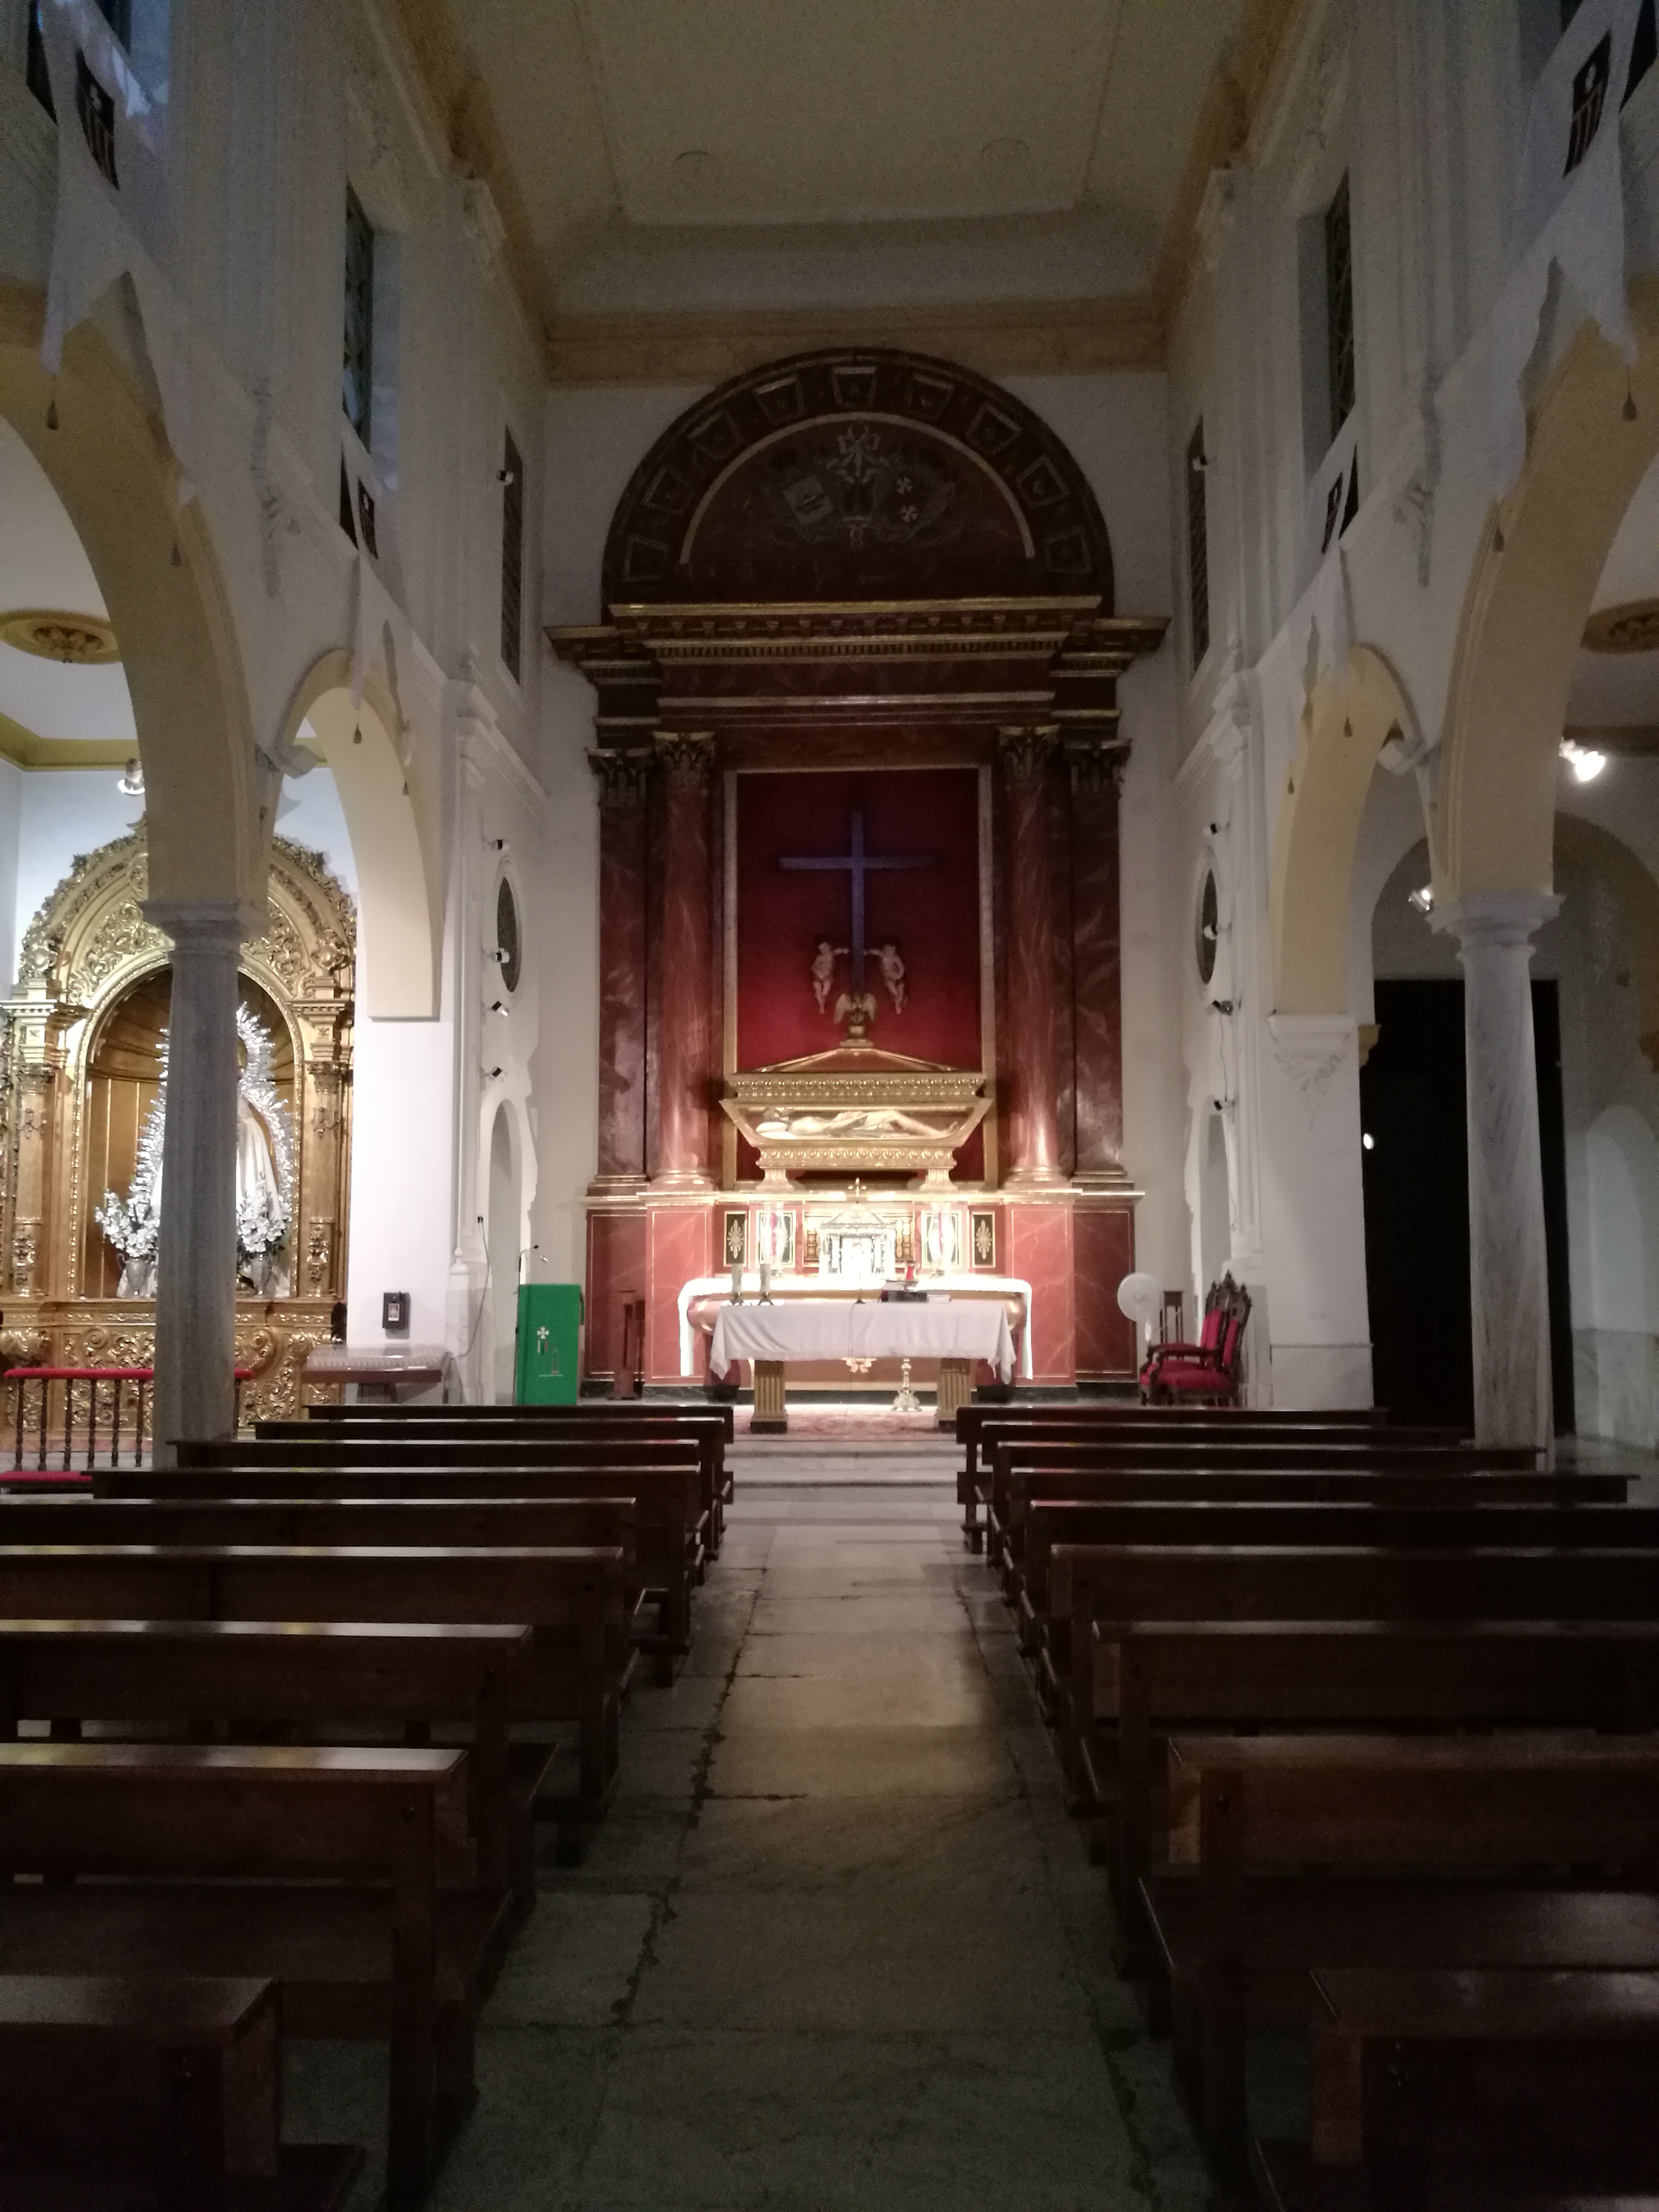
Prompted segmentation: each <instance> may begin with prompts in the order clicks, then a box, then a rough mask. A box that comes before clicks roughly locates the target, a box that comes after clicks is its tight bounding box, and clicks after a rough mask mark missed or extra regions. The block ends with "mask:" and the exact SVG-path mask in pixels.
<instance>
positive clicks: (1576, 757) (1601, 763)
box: [1561, 738, 1607, 783]
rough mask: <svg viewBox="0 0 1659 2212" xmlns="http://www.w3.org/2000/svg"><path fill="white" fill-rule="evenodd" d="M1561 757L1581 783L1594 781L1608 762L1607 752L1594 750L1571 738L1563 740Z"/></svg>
mask: <svg viewBox="0 0 1659 2212" xmlns="http://www.w3.org/2000/svg"><path fill="white" fill-rule="evenodd" d="M1561 757H1562V759H1563V760H1564V761H1565V762H1566V763H1567V765H1568V767H1569V768H1571V770H1572V772H1573V774H1574V775H1576V776H1577V779H1578V781H1579V782H1580V783H1594V782H1595V779H1596V777H1597V776H1598V775H1601V771H1602V769H1604V768H1605V767H1606V766H1607V755H1606V754H1605V753H1597V752H1592V751H1590V750H1589V747H1588V746H1585V745H1580V744H1574V743H1573V741H1572V739H1571V738H1562V740H1561Z"/></svg>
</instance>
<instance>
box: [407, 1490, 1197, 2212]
mask: <svg viewBox="0 0 1659 2212" xmlns="http://www.w3.org/2000/svg"><path fill="white" fill-rule="evenodd" d="M907 1463H908V1465H907ZM765 1465H766V1462H759V1463H758V1464H757V1460H755V1459H750V1456H749V1455H748V1454H747V1453H742V1454H740V1455H739V1457H738V1468H737V1472H738V1497H737V1504H736V1507H735V1510H733V1512H732V1516H731V1519H730V1521H729V1522H728V1534H727V1540H726V1553H725V1556H724V1558H723V1559H721V1560H720V1564H719V1565H718V1566H716V1567H715V1568H714V1569H713V1570H711V1571H710V1575H709V1578H708V1585H707V1587H706V1588H705V1589H702V1591H701V1592H700V1593H699V1595H698V1605H697V1621H696V1650H695V1652H694V1655H693V1657H692V1660H691V1664H690V1670H689V1672H688V1673H687V1674H685V1675H684V1676H683V1677H682V1678H681V1680H679V1681H678V1683H677V1684H676V1686H675V1687H674V1688H673V1689H672V1690H671V1691H667V1692H664V1691H659V1690H654V1689H653V1688H652V1687H650V1686H649V1685H648V1684H641V1686H640V1687H639V1688H637V1689H636V1690H635V1692H634V1693H633V1694H632V1696H631V1697H630V1698H629V1707H628V1711H627V1714H626V1717H625V1720H624V1743H623V1786H622V1795H621V1796H620V1798H619V1801H618V1802H617V1803H616V1805H615V1806H614V1807H613V1808H612V1809H611V1813H610V1814H609V1816H608V1817H607V1819H606V1820H605V1823H604V1826H603V1827H602V1829H601V1831H600V1832H599V1837H598V1838H597V1840H596V1842H595V1844H594V1846H593V1849H592V1854H591V1857H590V1858H589V1861H588V1863H587V1864H586V1866H584V1867H583V1868H581V1869H578V1870H577V1871H575V1872H574V1873H570V1872H566V1871H564V1870H562V1869H555V1868H553V1867H551V1866H549V1867H547V1868H546V1869H544V1874H543V1878H542V1879H543V1893H542V1896H541V1899H540V1903H539V1905H538V1910H537V1911H536V1912H535V1913H534V1915H533V1916H532V1919H531V1921H530V1923H528V1924H527V1925H526V1927H525V1928H524V1929H522V1931H521V1932H520V1936H519V1937H518V1940H517V1942H516V1943H515V1945H514V1947H513V1952H512V1954H511V1956H510V1958H509V1960H508V1962H507V1968H506V1971H505V1972H504V1974H503V1976H502V1978H501V1982H500V1984H499V1985H498V1987H497V1990H496V1992H495V1996H494V1997H493V1998H492V2000H491V2002H490V2004H489V2008H488V2009H487V2011H486V2013H485V2015H484V2016H483V2023H482V2025H481V2028H480V2033H479V2047H478V2080H479V2085H480V2099H479V2104H478V2108H477V2112H475V2114H474V2116H473V2118H472V2120H471V2124H470V2126H469V2127H468V2128H467V2130H466V2131H465V2135H464V2136H463V2137H462V2139H461V2141H460V2142H458V2143H457V2145H456V2146H455V2148H454V2150H453V2153H452V2154H451V2156H450V2160H449V2162H448V2165H447V2170H446V2172H445V2173H444V2174H443V2176H442V2177H441V2180H440V2183H439V2185H438V2188H437V2190H436V2191H435V2196H434V2198H433V2204H434V2208H435V2212H477V2208H479V2207H482V2206H485V2205H488V2206H489V2207H490V2208H491V2212H517V2208H520V2207H530V2206H535V2207H537V2208H538V2212H549V2208H554V2207H558V2208H565V2207H569V2208H581V2212H601V2208H611V2207H623V2206H628V2207H637V2208H641V2212H643V2209H644V2208H649V2212H681V2208H694V2207H695V2208H702V2207H708V2208H711V2212H712V2208H719V2212H744V2208H751V2207H752V2208H756V2212H760V2208H765V2212H831V2208H837V2212H838V2209H839V2208H843V2207H844V2208H846V2212H885V2208H890V2207H891V2208H898V2207H901V2206H902V2207H926V2208H929V2212H953V2209H954V2208H957V2207H960V2208H963V2212H968V2208H970V2207H971V2208H974V2212H986V2208H1000V2207H1003V2206H1007V2207H1011V2208H1012V2207H1015V2206H1018V2207H1019V2208H1021V2212H1050V2208H1052V2212H1062V2208H1063V2212H1085V2208H1088V2212H1092V2209H1093V2208H1095V2207H1114V2206H1118V2205H1126V2206H1127V2205H1130V2204H1135V2205H1139V2206H1152V2207H1168V2208H1170V2212H1186V2208H1188V2207H1189V2206H1190V2207H1194V2208H1195V2207H1196V2206H1198V2205H1199V2204H1200V2203H1202V2202H1203V2201H1204V2197H1205V2194H1206V2192H1205V2190H1204V2187H1203V2185H1202V2182H1201V2179H1200V2172H1199V2168H1198V2165H1197V2162H1196V2160H1195V2157H1194V2153H1193V2151H1192V2148H1191V2144H1190V2138H1189V2136H1188V2131H1187V2129H1186V2126H1185V2124H1184V2122H1183V2121H1182V2118H1181V2117H1180V2115H1179V2113H1178V2112H1177V2110H1176V2107H1175V2106H1174V2103H1173V2100H1172V2098H1171V2096H1170V2089H1169V2087H1168V2081H1169V2065H1168V2058H1167V2051H1166V2050H1160V2049H1158V2048H1157V2047H1155V2046H1153V2045H1152V2044H1151V2043H1150V2042H1149V2041H1148V2040H1147V2039H1146V2035H1145V2033H1144V2031H1143V2029H1142V2027H1141V2026H1140V2023H1139V2017H1138V2015H1137V2013H1136V2011H1135V2008H1134V2006H1133V2002H1132V2001H1131V1999H1130V1997H1129V1996H1128V1994H1127V1991H1125V1990H1123V1989H1122V1988H1121V1986H1120V1985H1119V1984H1117V1983H1116V1981H1115V1979H1114V1978H1113V1977H1112V1975H1111V1972H1110V1968H1109V1965H1108V1963H1107V1961H1106V1955H1105V1945H1104V1919H1103V1898H1102V1882H1103V1877H1102V1875H1100V1874H1099V1872H1098V1871H1097V1869H1091V1867H1090V1866H1089V1865H1088V1864H1087V1863H1086V1858H1085V1853H1084V1850H1083V1849H1082V1845H1081V1842H1080V1839H1079V1835H1078V1833H1077V1832H1076V1830H1075V1828H1074V1826H1073V1823H1072V1822H1071V1820H1069V1819H1068V1818H1067V1816H1066V1812H1065V1810H1064V1808H1063V1805H1062V1802H1061V1799H1060V1787H1059V1782H1058V1777H1057V1772H1056V1769H1055V1766H1054V1759H1053V1757H1052V1754H1051V1753H1050V1750H1049V1747H1048V1742H1047V1741H1046V1738H1045V1734H1044V1731H1043V1729H1042V1726H1041V1723H1040V1722H1039V1720H1038V1718H1037V1716H1036V1708H1035V1706H1034V1705H1033V1702H1032V1699H1031V1694H1030V1687H1029V1685H1028V1683H1027V1681H1026V1679H1025V1676H1024V1672H1023V1670H1022V1668H1021V1666H1020V1662H1019V1660H1018V1655H1017V1653H1016V1651H1015V1649H1014V1644H1013V1639H1012V1636H1011V1634H1010V1632H1009V1629H1008V1626H1007V1622H1006V1615H1005V1613H1004V1610H1003V1607H1002V1606H1001V1603H1000V1600H999V1599H998V1597H997V1596H996V1594H995V1592H994V1589H993V1588H992V1586H991V1583H990V1580H989V1577H988V1576H987V1572H986V1570H985V1567H984V1565H983V1564H982V1562H979V1561H975V1560H970V1559H969V1558H968V1556H967V1555H966V1553H964V1552H963V1548H962V1544H961V1538H960V1534H959V1529H958V1525H957V1524H958V1521H959V1510H958V1509H957V1505H956V1504H955V1499H954V1492H953V1490H952V1489H951V1487H949V1486H945V1484H943V1483H941V1482H939V1480H937V1477H938V1475H939V1473H940V1472H941V1471H942V1466H941V1460H940V1457H939V1455H938V1454H937V1453H936V1452H927V1451H923V1452H922V1453H921V1454H919V1455H917V1457H916V1458H914V1459H913V1458H912V1456H911V1453H910V1451H908V1450H904V1449H901V1451H900V1452H898V1453H896V1454H894V1455H890V1456H888V1457H885V1458H884V1459H883V1460H881V1461H880V1462H876V1463H874V1464H872V1463H871V1462H869V1461H867V1460H865V1459H863V1458H862V1457H861V1458H860V1463H859V1465H858V1467H857V1469H856V1473H857V1474H859V1475H860V1476H861V1477H863V1478H864V1480H863V1482H862V1483H861V1484H860V1486H844V1487H843V1486H835V1487H829V1486H824V1487H807V1486H805V1485H804V1484H803V1483H802V1482H801V1480H799V1478H800V1476H801V1475H802V1474H804V1473H805V1472H808V1471H809V1470H810V1462H807V1463H806V1464H805V1465H803V1462H802V1461H801V1460H800V1459H799V1458H796V1457H795V1456H794V1455H791V1464H790V1468H789V1473H790V1474H791V1475H792V1476H793V1478H794V1480H790V1481H789V1482H788V1484H787V1486H775V1487H764V1486H761V1483H760V1482H759V1481H757V1479H756V1478H757V1476H759V1475H760V1474H761V1469H762V1468H763V1467H764V1466H765ZM918 1466H921V1467H925V1468H927V1473H928V1474H932V1475H933V1476H934V1477H935V1480H933V1481H932V1482H930V1483H924V1484H920V1485H917V1486H914V1487H911V1486H901V1485H900V1482H899V1481H897V1480H896V1478H901V1479H902V1476H903V1474H905V1473H906V1472H908V1469H909V1468H916V1467H918ZM779 1471H780V1472H782V1470H781V1468H780V1470H779ZM828 1471H829V1469H828V1467H827V1466H826V1468H825V1472H826V1473H827V1472H828ZM841 1471H842V1468H840V1467H838V1468H837V1472H841ZM847 1471H849V1472H851V1471H854V1470H847ZM871 1478H874V1481H873V1482H872V1480H871Z"/></svg>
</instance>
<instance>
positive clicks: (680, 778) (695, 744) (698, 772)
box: [653, 730, 714, 789]
mask: <svg viewBox="0 0 1659 2212" xmlns="http://www.w3.org/2000/svg"><path fill="white" fill-rule="evenodd" d="M653 744H654V747H655V750H656V756H657V759H658V761H659V763H660V764H661V766H662V769H663V773H664V774H665V775H666V777H667V778H668V781H669V782H670V783H671V784H684V785H690V786H693V787H696V788H698V789H702V788H703V787H706V786H707V784H708V779H709V776H710V775H711V774H712V773H713V770H714V732H713V731H712V730H659V731H658V732H657V733H656V737H655V738H654V739H653Z"/></svg>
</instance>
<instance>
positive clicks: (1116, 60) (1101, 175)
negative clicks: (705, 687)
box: [406, 0, 1291, 328]
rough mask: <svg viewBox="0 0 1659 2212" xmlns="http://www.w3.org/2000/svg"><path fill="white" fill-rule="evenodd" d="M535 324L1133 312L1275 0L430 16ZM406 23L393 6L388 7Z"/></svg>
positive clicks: (763, 4) (607, 7) (947, 1)
mask: <svg viewBox="0 0 1659 2212" xmlns="http://www.w3.org/2000/svg"><path fill="white" fill-rule="evenodd" d="M406 5H407V0H406ZM441 9H442V11H443V21H444V24H445V27H446V30H447V37H448V38H449V40H452V41H453V47H454V49H455V59H456V61H457V63H458V64H459V67H460V68H461V70H464V71H465V81H466V88H467V97H468V99H469V100H471V101H472V102H474V103H475V104H476V103H477V101H478V100H479V98H480V95H481V96H482V100H483V102H485V103H487V110H488V115H489V125H488V127H487V129H486V131H484V132H483V134H481V135H482V136H483V137H485V138H486V139H487V140H488V141H489V142H490V143H492V144H493V145H494V147H495V149H497V150H498V152H499V155H500V158H501V162H502V163H503V164H504V166H505V168H506V170H507V179H508V182H507V187H506V190H505V191H502V190H501V188H500V186H499V184H498V197H502V198H503V199H505V200H507V201H510V202H512V203H513V206H512V207H511V209H510V210H508V211H509V216H510V218H511V217H512V216H518V217H520V219H521V222H522V226H523V228H524V230H525V231H526V233H527V236H526V239H525V240H522V241H521V243H522V244H523V245H524V246H527V247H528V249H529V252H528V255H527V257H525V258H527V259H528V261H529V264H530V266H531V268H532V270H533V281H534V283H536V284H537V286H538V293H539V296H538V299H537V301H535V303H534V304H535V306H536V307H537V308H538V310H539V312H540V313H541V315H542V316H543V318H544V320H545V321H546V322H547V324H548V325H549V326H550V328H556V326H557V325H559V324H561V323H562V322H563V321H566V320H568V319H573V318H574V319H580V318H583V317H588V318H592V317H605V316H611V317H616V316H635V317H638V316H647V317H649V316H653V315H657V316H663V315H666V316H671V317H672V316H679V317H685V316H690V315H696V314H707V313H708V312H710V311H711V310H713V311H717V312H725V313H752V314H759V315H765V314H778V313H805V314H810V313H814V312H817V313H823V312H825V311H830V312H836V311H840V312H853V313H856V312H858V311H861V310H862V311H866V312H867V311H882V310H884V309H886V310H891V309H896V308H907V307H921V308H931V309H933V310H939V309H943V308H946V307H956V306H963V305H972V306H974V307H980V308H996V307H1000V308H1003V309H1005V310H1006V309H1007V308H1010V307H1019V306H1021V305H1022V304H1024V305H1030V303H1034V302H1051V303H1053V302H1057V303H1066V302H1073V303H1074V302H1077V301H1085V300H1093V301H1123V300H1125V299H1127V298H1132V297H1134V296H1135V295H1141V296H1146V295H1148V294H1149V293H1150V292H1151V290H1152V287H1153V285H1154V282H1155V279H1156V276H1157V273H1158V264H1159V257H1160V254H1161V252H1163V251H1164V246H1165V242H1166V240H1167V238H1168V235H1169V233H1170V227H1171V223H1172V222H1173V221H1174V219H1175V217H1176V210H1177V203H1178V201H1179V200H1180V198H1181V196H1182V189H1183V179H1185V178H1186V177H1187V175H1188V171H1189V168H1190V167H1191V155H1192V149H1193V146H1194V135H1195V132H1197V131H1198V130H1199V127H1200V118H1201V117H1202V115H1203V113H1204V112H1205V108H1206V98H1209V99H1211V100H1212V88H1213V86H1214V83H1215V81H1216V78H1217V73H1218V70H1219V69H1220V68H1221V67H1222V66H1223V65H1224V64H1225V63H1226V62H1227V60H1228V58H1229V57H1230V54H1231V51H1232V48H1233V46H1234V44H1235V42H1236V41H1237V40H1238V38H1239V37H1240V35H1241V31H1242V30H1243V29H1244V28H1247V27H1254V26H1256V25H1258V24H1259V22H1260V21H1261V19H1262V18H1263V17H1264V15H1266V16H1271V17H1273V19H1274V20H1275V21H1276V22H1278V23H1282V22H1283V21H1284V20H1285V18H1286V17H1287V15H1289V13H1290V12H1291V10H1290V8H1289V6H1288V4H1287V0H441Z"/></svg>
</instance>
